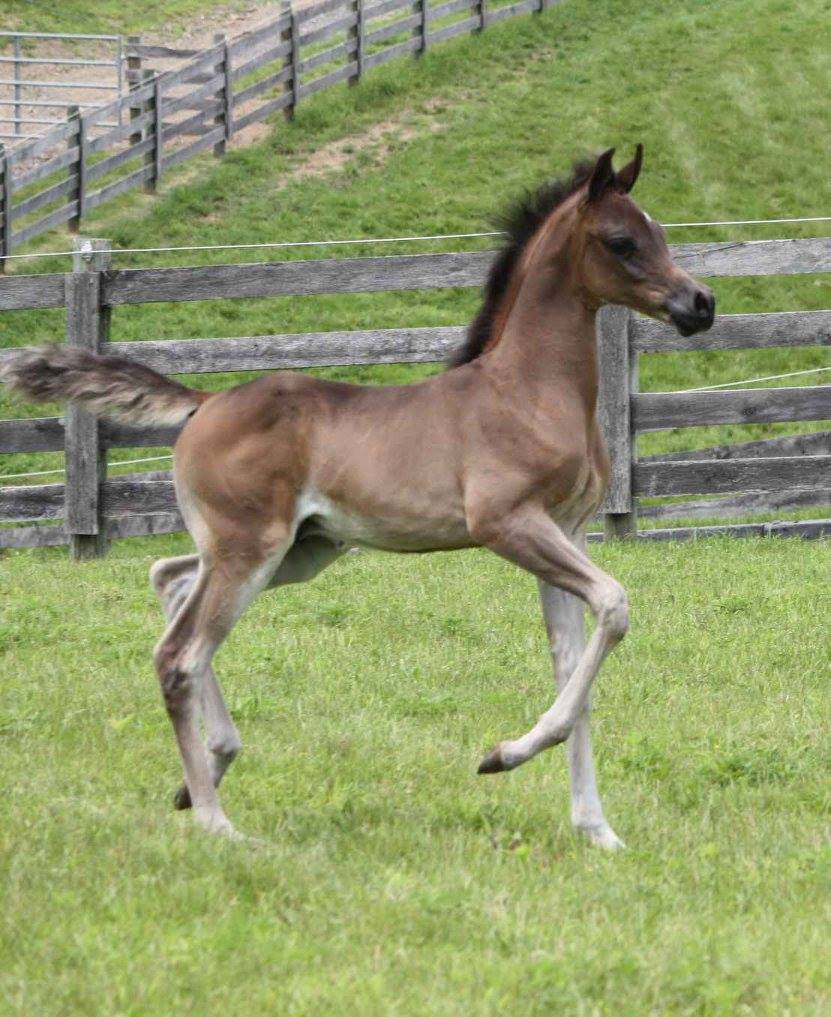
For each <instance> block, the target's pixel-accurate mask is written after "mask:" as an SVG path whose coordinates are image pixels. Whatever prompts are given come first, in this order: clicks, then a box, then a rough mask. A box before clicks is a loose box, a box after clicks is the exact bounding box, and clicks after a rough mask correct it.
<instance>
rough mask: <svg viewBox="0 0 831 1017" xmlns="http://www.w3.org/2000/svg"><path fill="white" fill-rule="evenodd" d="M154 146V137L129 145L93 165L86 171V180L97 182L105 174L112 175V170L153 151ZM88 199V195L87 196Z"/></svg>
mask: <svg viewBox="0 0 831 1017" xmlns="http://www.w3.org/2000/svg"><path fill="white" fill-rule="evenodd" d="M155 144H156V139H155V138H154V137H152V136H151V137H149V138H145V139H144V141H140V142H139V143H138V144H137V145H130V146H129V147H128V148H125V149H123V151H121V152H116V153H115V155H111V156H108V157H107V158H106V159H101V160H100V161H99V162H96V163H93V164H92V165H91V166H90V167H89V168H88V169H87V180H97V179H98V177H103V176H106V174H107V173H112V172H113V170H117V169H118V168H119V167H120V166H123V165H124V163H127V162H130V161H131V160H132V159H137V158H138V157H139V156H141V155H144V154H145V153H147V152H152V151H153V146H154V145H155ZM87 198H89V195H87Z"/></svg>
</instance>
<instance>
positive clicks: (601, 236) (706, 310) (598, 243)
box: [571, 145, 715, 335]
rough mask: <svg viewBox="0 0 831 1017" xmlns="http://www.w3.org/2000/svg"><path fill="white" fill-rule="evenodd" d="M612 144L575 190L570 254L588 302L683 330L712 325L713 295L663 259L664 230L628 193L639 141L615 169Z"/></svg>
mask: <svg viewBox="0 0 831 1017" xmlns="http://www.w3.org/2000/svg"><path fill="white" fill-rule="evenodd" d="M613 154H614V149H609V151H608V152H604V153H603V155H601V156H600V158H599V159H598V160H597V162H596V163H595V165H594V168H593V169H592V171H591V175H590V176H589V178H588V180H587V182H586V184H585V185H584V187H583V188H582V189H581V191H580V192H579V193H578V194H577V195H576V204H575V209H574V211H575V220H574V232H573V239H572V247H571V250H572V254H573V256H574V258H575V261H576V265H577V272H578V277H579V285H580V286H581V288H582V290H583V292H584V295H585V298H586V299H587V302H588V303H589V304H590V305H592V306H595V307H599V306H600V305H601V304H624V305H625V306H627V307H632V308H634V309H635V310H636V311H641V312H642V313H643V314H648V315H651V316H652V317H653V318H659V319H660V320H661V321H667V322H672V324H673V325H675V327H676V328H677V329H678V331H679V332H680V333H681V334H682V335H692V334H693V333H694V332H701V331H703V330H704V329H708V328H709V327H710V326H711V325H712V324H713V316H714V314H715V297H714V296H713V292H712V290H711V289H710V288H709V287H708V286H704V285H703V284H702V283H700V282H698V281H697V280H696V279H693V277H692V276H691V275H690V274H689V273H688V272H685V271H684V269H682V268H679V267H678V266H677V265H675V264H674V263H673V261H672V258H671V257H670V253H669V248H668V247H667V243H666V239H665V237H664V230H663V228H662V227H661V226H660V225H659V224H658V223H656V222H654V221H653V220H652V219H650V217H649V216H648V215H647V214H646V213H645V212H644V211H643V210H642V209H640V208H639V207H638V206H637V205H636V204H635V202H634V201H633V200H632V198H631V197H630V192H631V190H632V188H633V187H634V186H635V181H636V180H637V179H638V174H639V173H640V169H641V160H642V157H643V146H641V145H638V147H637V149H636V150H635V158H634V159H633V160H632V161H631V162H630V163H629V164H628V165H627V166H625V167H624V168H623V169H622V170H620V171H619V172H617V173H616V172H615V170H614V169H613V167H612V155H613Z"/></svg>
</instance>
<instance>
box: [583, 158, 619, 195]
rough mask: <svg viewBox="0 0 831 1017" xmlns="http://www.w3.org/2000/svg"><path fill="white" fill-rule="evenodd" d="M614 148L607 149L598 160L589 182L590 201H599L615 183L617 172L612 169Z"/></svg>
mask: <svg viewBox="0 0 831 1017" xmlns="http://www.w3.org/2000/svg"><path fill="white" fill-rule="evenodd" d="M614 154H615V150H614V149H613V148H609V149H607V150H606V151H605V152H604V153H603V155H601V156H600V158H599V159H598V160H597V163H596V164H595V167H594V169H593V170H592V175H591V179H590V180H589V201H597V199H598V198H599V197H600V196H601V195H602V194H603V192H604V191H605V190H606V189H607V188H608V187H610V186H611V185H612V184H613V183H614V179H615V171H614V170H613V169H612V156H613V155H614Z"/></svg>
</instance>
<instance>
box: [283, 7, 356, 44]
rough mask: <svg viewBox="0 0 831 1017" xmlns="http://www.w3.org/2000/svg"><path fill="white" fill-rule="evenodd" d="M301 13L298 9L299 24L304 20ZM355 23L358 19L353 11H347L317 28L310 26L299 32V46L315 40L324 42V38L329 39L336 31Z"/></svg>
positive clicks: (345, 28)
mask: <svg viewBox="0 0 831 1017" xmlns="http://www.w3.org/2000/svg"><path fill="white" fill-rule="evenodd" d="M302 13H303V12H302V11H298V18H299V19H300V24H303V23H304V21H305V20H306V19H304V18H302ZM357 23H358V19H357V15H356V14H355V12H354V11H347V13H346V14H344V15H342V16H341V17H339V18H335V19H333V20H332V21H329V22H327V23H326V24H325V25H321V26H320V27H319V28H312V29H310V30H309V31H308V32H301V33H300V38H299V42H300V46H301V47H303V46H311V45H313V44H314V43H316V42H324V41H325V40H326V39H331V38H332V36H333V35H337V34H338V32H344V31H346V30H347V29H349V28H354V27H355V25H356V24H357Z"/></svg>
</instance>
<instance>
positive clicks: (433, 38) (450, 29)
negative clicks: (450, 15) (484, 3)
mask: <svg viewBox="0 0 831 1017" xmlns="http://www.w3.org/2000/svg"><path fill="white" fill-rule="evenodd" d="M432 16H433V12H432V11H431V12H430V18H431V20H432ZM478 27H479V18H478V17H471V18H465V19H464V20H463V21H454V22H453V24H452V25H445V26H444V28H438V29H436V31H435V32H430V38H429V44H430V45H431V46H432V45H433V44H434V43H437V42H444V40H445V39H453V38H455V36H457V35H467V34H469V33H470V32H472V31H474V29H477V28H478Z"/></svg>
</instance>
